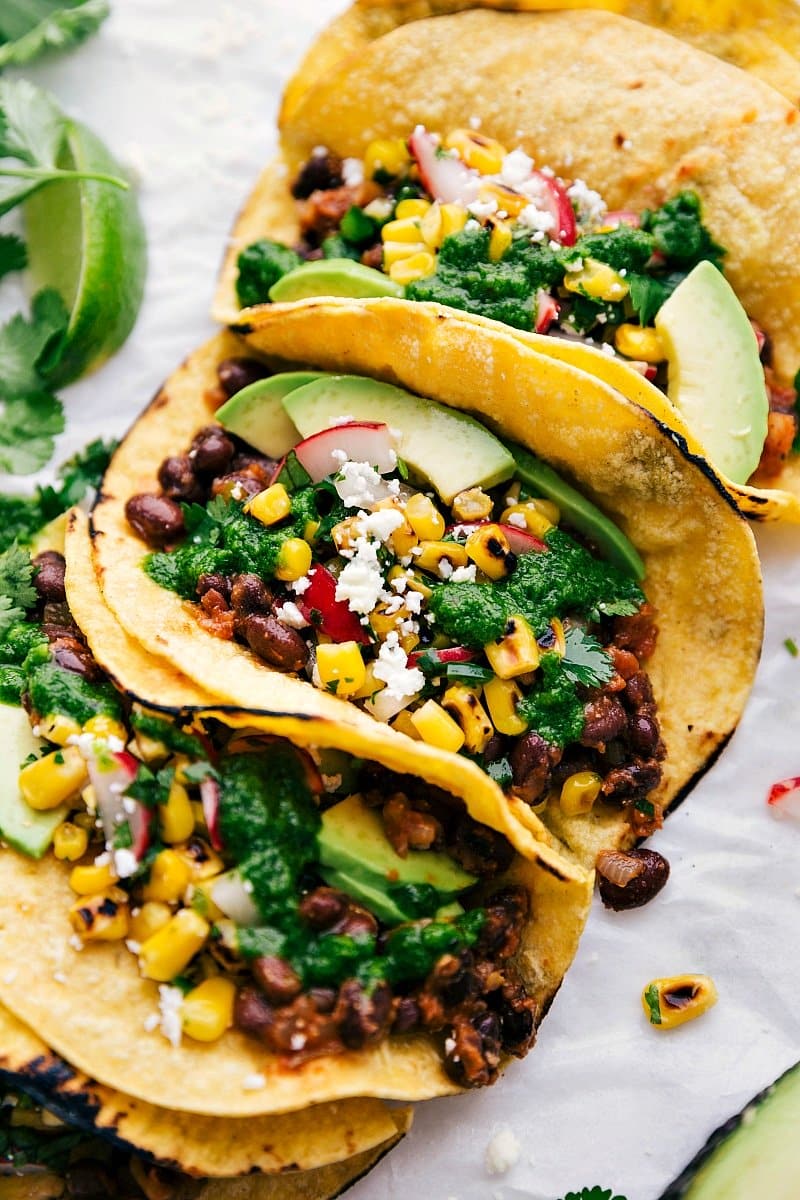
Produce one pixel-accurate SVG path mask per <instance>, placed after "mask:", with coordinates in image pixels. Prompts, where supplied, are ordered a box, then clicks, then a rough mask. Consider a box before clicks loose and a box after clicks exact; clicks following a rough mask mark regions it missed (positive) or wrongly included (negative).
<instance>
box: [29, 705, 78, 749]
mask: <svg viewBox="0 0 800 1200" xmlns="http://www.w3.org/2000/svg"><path fill="white" fill-rule="evenodd" d="M80 731H81V727H80V725H79V724H78V722H77V721H73V719H72V717H65V716H62V714H61V713H51V714H50V716H49V717H45V718H44V720H42V721H40V722H39V733H40V735H41V736H42V737H43V738H45V739H46V740H47V741H48V742H55V744H56V745H57V746H66V744H67V741H68V739H69V738H71V737H77V735H78V734H79V733H80Z"/></svg>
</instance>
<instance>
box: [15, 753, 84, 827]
mask: <svg viewBox="0 0 800 1200" xmlns="http://www.w3.org/2000/svg"><path fill="white" fill-rule="evenodd" d="M88 782H89V774H88V772H87V770H86V763H85V762H84V761H83V758H82V756H81V753H80V751H79V750H78V748H77V746H64V748H63V749H62V750H54V751H53V753H52V754H46V755H45V756H44V758H37V759H36V762H32V763H28V765H27V767H23V768H22V770H21V771H20V773H19V790H20V793H21V795H22V799H23V800H24V801H25V802H26V803H27V804H29V805H30V806H31V808H35V809H37V811H39V812H43V811H45V810H47V809H50V808H58V806H59V804H64V803H65V801H67V800H70V799H72V797H73V796H77V794H78V793H79V792H80V790H81V788H82V787H85V786H86V784H87V783H88Z"/></svg>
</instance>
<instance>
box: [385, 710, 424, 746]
mask: <svg viewBox="0 0 800 1200" xmlns="http://www.w3.org/2000/svg"><path fill="white" fill-rule="evenodd" d="M392 729H396V730H397V732H398V733H404V734H405V735H406V737H410V738H411V739H412V741H414V742H419V741H421V740H422V739H421V738H420V735H419V734H418V733H417V727H416V725H415V724H414V722H413V721H412V720H411V713H410V712H409V711H408V709H407V708H404V709H403V711H402V712H399V713H398V714H397V716H396V717H395V719H394V720H393V721H392Z"/></svg>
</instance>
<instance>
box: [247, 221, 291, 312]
mask: <svg viewBox="0 0 800 1200" xmlns="http://www.w3.org/2000/svg"><path fill="white" fill-rule="evenodd" d="M302 261H303V260H302V258H301V257H300V255H299V254H297V253H296V252H295V251H294V250H292V249H290V248H289V247H288V246H284V245H282V244H281V243H280V242H273V241H270V239H269V238H262V239H261V240H260V241H258V242H253V243H252V244H251V245H250V246H246V247H245V249H244V250H243V251H242V253H241V254H240V255H239V259H238V263H237V265H238V267H239V276H238V278H237V280H236V293H237V295H238V297H239V302H240V303H241V304H242V306H243V307H244V308H249V306H250V305H251V304H265V303H266V302H267V301H268V300H269V290H270V288H271V287H272V286H273V284H276V283H277V282H278V280H279V279H282V278H283V276H284V275H288V273H289V272H290V271H293V270H294V269H295V267H299V266H300V264H301V262H302Z"/></svg>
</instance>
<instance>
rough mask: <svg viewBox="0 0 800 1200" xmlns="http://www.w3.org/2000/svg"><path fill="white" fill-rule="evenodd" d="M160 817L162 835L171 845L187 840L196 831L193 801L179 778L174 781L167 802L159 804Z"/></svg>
mask: <svg viewBox="0 0 800 1200" xmlns="http://www.w3.org/2000/svg"><path fill="white" fill-rule="evenodd" d="M158 819H159V823H160V826H161V837H162V839H163V840H164V841H165V842H166V843H167V845H169V846H172V845H173V844H174V843H175V842H185V841H186V839H187V838H190V837H191V836H192V834H193V832H194V813H193V811H192V802H191V800H190V799H189V793H188V792H187V791H186V788H185V787H184V786H183V784H182V783H178V781H177V779H174V780H173V781H172V787H171V788H170V789H169V795H168V797H167V803H166V804H162V805H160V806H159V809H158Z"/></svg>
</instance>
